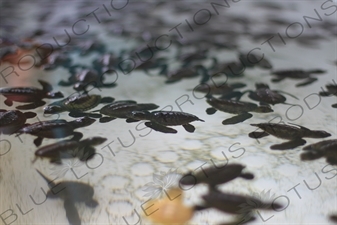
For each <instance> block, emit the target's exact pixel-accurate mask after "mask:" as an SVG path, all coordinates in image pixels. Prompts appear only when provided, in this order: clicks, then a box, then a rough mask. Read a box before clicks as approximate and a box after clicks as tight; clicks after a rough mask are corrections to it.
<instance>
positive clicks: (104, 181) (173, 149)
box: [0, 1, 337, 225]
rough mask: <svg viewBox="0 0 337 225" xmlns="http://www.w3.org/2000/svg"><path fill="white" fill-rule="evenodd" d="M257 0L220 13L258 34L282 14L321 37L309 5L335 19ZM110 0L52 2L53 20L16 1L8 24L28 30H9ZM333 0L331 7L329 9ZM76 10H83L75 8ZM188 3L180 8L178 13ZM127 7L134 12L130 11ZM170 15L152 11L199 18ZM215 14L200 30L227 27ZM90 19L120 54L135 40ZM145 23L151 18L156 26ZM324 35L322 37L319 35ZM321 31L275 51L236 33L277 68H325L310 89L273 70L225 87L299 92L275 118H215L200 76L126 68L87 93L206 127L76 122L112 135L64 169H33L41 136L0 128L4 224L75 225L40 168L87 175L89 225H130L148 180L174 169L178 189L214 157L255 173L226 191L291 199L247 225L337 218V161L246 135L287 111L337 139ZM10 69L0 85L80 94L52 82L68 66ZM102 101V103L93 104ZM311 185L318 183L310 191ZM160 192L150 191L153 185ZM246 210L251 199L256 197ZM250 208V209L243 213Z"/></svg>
mask: <svg viewBox="0 0 337 225" xmlns="http://www.w3.org/2000/svg"><path fill="white" fill-rule="evenodd" d="M256 2H260V1H254V2H248V1H240V2H237V3H231V8H228V9H225V10H224V11H221V12H225V13H228V14H230V15H237V16H242V15H245V16H246V17H248V18H252V19H254V20H253V22H255V23H256V26H255V25H254V26H251V29H252V30H254V29H256V30H261V29H265V24H264V21H265V20H266V18H270V16H271V15H272V16H275V17H282V18H287V20H289V21H290V22H289V23H294V22H296V21H300V22H301V23H302V24H303V25H304V26H305V29H304V34H310V33H311V32H323V31H322V30H311V29H310V28H308V27H307V25H306V24H305V22H304V20H303V15H308V16H309V15H310V16H312V17H313V16H314V15H315V14H314V12H315V11H314V10H317V12H318V13H319V14H320V15H322V17H323V19H324V21H325V20H331V21H334V22H336V21H337V17H336V15H337V13H334V14H332V15H331V16H326V15H324V13H327V14H330V13H332V12H333V8H330V9H329V10H323V9H322V8H321V6H322V4H323V3H324V1H292V2H291V3H288V2H286V3H281V2H279V1H277V3H278V4H280V5H283V7H284V8H285V9H286V10H283V11H280V12H279V11H278V10H272V9H269V10H267V9H265V8H258V7H254V3H256ZM103 3H105V2H102V3H101V2H100V3H98V2H97V3H96V2H95V3H94V2H91V3H90V4H89V3H88V4H85V3H83V2H80V1H72V2H69V3H68V2H67V5H66V6H64V5H63V4H66V3H63V2H58V3H53V4H51V5H54V6H53V8H52V7H47V5H45V8H46V9H49V10H51V15H53V16H51V18H48V20H46V21H45V22H37V19H36V18H35V17H32V16H33V15H38V14H39V8H38V7H37V6H38V5H40V4H41V5H43V3H40V2H27V1H26V2H22V3H20V4H18V5H17V6H15V7H13V6H12V7H10V6H8V7H9V8H8V9H9V10H8V11H9V12H10V11H11V10H12V12H13V14H15V16H14V17H15V19H16V20H13V21H14V23H19V22H20V21H22V22H23V24H22V25H21V26H18V28H16V29H14V31H13V33H20V32H23V31H27V32H28V31H29V29H30V28H32V27H36V26H42V27H44V26H47V25H48V22H51V21H54V23H51V25H50V26H54V24H57V23H59V22H60V21H61V19H62V18H68V20H70V21H76V19H78V18H81V15H84V14H88V13H90V12H91V11H93V10H94V9H95V8H97V7H100V9H102V4H103ZM108 3H109V2H108ZM108 3H106V4H108ZM148 3H149V2H148ZM144 4H145V2H144ZM172 4H173V3H172ZM175 4H179V1H177V2H175ZM189 4H192V3H190V2H189V1H186V2H185V3H184V7H185V8H186V7H187V8H188V7H189V6H190V5H189ZM332 4H333V3H330V5H332ZM334 4H335V3H334ZM81 5H84V6H83V7H80V6H81ZM141 5H142V4H139V7H140V8H139V11H140V12H141V11H142V7H141ZM149 5H151V4H149ZM205 5H206V6H205ZM128 7H130V8H131V7H132V4H131V3H130V5H127V6H126V7H125V9H128ZM184 7H181V9H183V8H184ZM199 7H200V8H199ZM203 7H207V8H208V9H210V10H211V9H212V8H211V7H210V5H209V3H202V2H200V5H198V4H196V5H193V7H192V6H191V8H192V9H193V10H194V11H193V13H195V12H196V11H198V8H199V9H203ZM23 8H24V9H25V10H23ZM145 8H146V7H145V6H144V9H145ZM130 11H131V12H132V10H130ZM46 12H48V11H46ZM212 12H213V11H212ZM171 13H172V12H171V11H170V9H167V8H165V7H160V6H158V7H156V8H154V10H153V11H152V12H151V15H152V16H153V17H156V18H158V17H162V18H164V20H168V21H169V24H170V25H173V26H174V25H176V24H178V23H180V22H184V20H185V18H193V15H194V14H193V13H192V12H190V11H186V12H185V14H182V15H179V16H176V17H174V16H172V14H171ZM129 15H130V16H124V17H123V19H124V20H123V22H121V23H126V24H128V23H129V24H131V25H130V27H132V26H135V25H134V24H135V21H134V20H135V18H134V17H133V16H132V15H133V14H129ZM221 15H222V14H221V13H220V16H221ZM184 16H186V17H184ZM113 17H114V16H112V18H113ZM213 18H215V14H214V17H212V19H211V20H210V21H209V23H208V24H205V25H204V26H208V25H209V26H215V27H216V25H215V23H220V21H221V19H214V21H215V22H214V23H212V20H213ZM91 19H92V18H91ZM149 21H151V20H149ZM223 22H224V21H223ZM314 22H315V23H316V24H319V23H320V22H319V21H318V22H317V21H314ZM153 23H155V22H153ZM65 24H67V23H65ZM90 25H92V30H90V31H91V32H93V31H95V32H93V33H94V35H95V36H98V37H99V38H100V40H102V41H103V42H105V43H107V44H108V46H109V49H111V50H112V51H114V52H116V53H117V52H119V50H120V49H123V48H128V47H130V48H131V47H133V46H137V44H138V43H139V42H137V41H136V40H135V38H133V37H129V38H128V39H127V40H128V41H125V40H126V39H123V38H121V37H118V36H115V35H111V33H110V32H109V31H108V30H107V25H105V26H103V25H101V24H98V23H96V25H95V24H94V23H93V22H92V21H91V24H90ZM150 25H151V23H150V22H149V26H150ZM143 26H145V25H144V24H142V26H141V27H143ZM173 26H171V27H170V28H172V27H173ZM60 27H61V26H59V27H55V29H61V28H60ZM65 27H67V28H68V27H70V26H69V24H68V25H65ZM170 28H169V29H170ZM90 29H91V28H90ZM140 29H141V28H140ZM200 29H202V27H201V28H200ZM285 29H286V26H284V29H282V28H279V27H278V28H277V30H276V31H275V33H277V32H280V33H281V34H282V35H284V32H285ZM158 30H160V31H162V32H163V33H166V32H167V29H166V30H165V26H162V27H161V28H159V29H158ZM160 31H159V33H160ZM55 32H56V31H55ZM282 32H283V33H282ZM320 34H323V36H324V35H325V34H324V33H320ZM192 36H193V35H192ZM325 37H326V39H323V40H319V41H318V42H317V44H316V45H313V46H303V45H300V44H299V43H298V42H296V39H295V40H289V39H286V44H285V45H284V44H279V45H275V52H274V51H273V50H272V49H271V48H270V47H268V46H267V45H261V43H262V42H263V41H261V42H253V41H251V40H250V39H249V38H245V37H243V36H241V37H240V38H238V40H237V42H238V45H239V46H240V48H239V50H240V51H243V52H245V51H249V50H252V49H253V48H257V47H260V48H261V49H262V50H261V51H262V52H263V53H264V54H265V56H266V57H267V58H268V59H269V60H270V61H271V63H272V64H273V66H274V68H273V69H275V70H276V69H288V68H303V69H314V68H322V69H324V70H326V71H327V72H326V73H325V74H323V75H318V76H317V77H318V80H317V81H316V82H314V83H313V84H310V85H308V86H305V87H295V85H296V84H297V83H299V82H301V81H300V80H287V79H286V80H284V81H281V82H279V83H271V76H270V73H269V70H263V69H258V68H254V69H249V68H248V69H247V70H246V72H245V76H244V77H242V78H239V79H232V80H229V81H228V82H237V81H240V82H244V83H246V84H247V87H245V88H244V89H252V88H254V84H255V83H256V82H265V83H268V84H269V85H270V87H271V89H276V90H283V91H285V92H289V93H291V94H293V95H295V96H296V97H297V98H298V100H296V99H294V98H292V97H288V96H287V102H288V103H291V104H295V105H297V106H293V107H291V106H290V105H282V104H280V105H275V106H273V110H274V112H273V113H268V114H258V113H253V117H252V118H251V119H249V120H247V121H245V122H243V123H239V124H236V125H228V126H224V125H222V124H221V121H222V120H224V119H227V118H230V117H231V115H230V114H227V113H223V112H219V111H218V112H216V113H215V114H214V115H207V114H206V112H205V110H206V108H208V107H209V105H208V104H207V103H206V101H205V98H204V97H203V94H200V93H194V92H193V91H190V89H193V88H194V87H195V86H196V85H197V84H198V82H199V79H200V78H193V79H186V80H182V81H180V82H177V83H175V84H165V83H164V81H165V78H163V77H160V76H149V75H147V74H145V73H144V72H142V71H132V73H131V74H128V75H123V73H122V72H121V71H119V73H118V75H119V76H118V79H117V81H116V83H117V86H116V87H115V88H110V89H105V88H100V89H97V88H96V89H93V90H92V91H90V93H92V94H100V95H102V96H112V97H114V98H115V99H116V100H126V99H132V100H136V101H137V102H139V103H155V104H157V105H159V106H160V109H163V108H165V109H166V110H169V109H172V110H174V111H184V112H188V113H192V114H194V115H197V116H198V117H199V118H201V119H203V120H205V122H200V121H196V122H193V123H192V124H193V125H194V126H195V127H196V130H195V132H194V133H188V132H186V131H185V130H184V129H183V128H182V127H175V129H176V130H177V131H178V133H177V134H164V133H160V132H155V131H150V129H149V128H146V129H145V128H144V125H143V124H141V123H126V122H125V121H124V120H121V119H116V120H113V121H111V122H109V123H105V124H101V123H99V122H98V121H97V122H95V123H94V124H93V125H91V126H89V127H85V128H80V129H78V131H80V132H83V134H84V138H87V137H92V136H102V137H106V138H107V139H108V140H107V141H106V142H105V143H103V144H101V145H99V146H97V147H96V149H97V155H96V156H95V157H94V159H93V160H91V161H88V162H87V163H83V162H79V161H77V160H70V159H69V160H65V161H64V165H62V166H55V165H51V164H50V163H49V162H48V161H47V160H37V162H36V163H35V164H34V165H32V163H31V161H32V160H33V158H34V151H35V150H36V147H35V146H34V144H33V139H34V138H35V137H33V136H30V135H21V136H20V138H21V140H20V139H19V138H17V137H15V136H14V135H11V136H4V135H2V136H1V142H0V146H1V152H0V153H1V156H0V161H1V163H0V171H1V173H0V183H1V195H0V196H1V197H0V198H1V203H0V206H1V207H0V209H1V210H0V216H1V218H2V223H4V224H68V221H67V218H66V216H65V210H64V208H63V202H62V200H60V199H48V200H46V201H45V202H43V201H44V199H45V195H44V193H43V191H41V188H42V189H43V190H47V189H48V186H47V184H46V182H45V181H44V180H43V179H42V178H41V177H40V176H39V175H38V174H37V173H36V171H35V169H38V170H39V171H42V172H43V173H44V174H45V175H46V176H48V177H50V178H52V179H55V178H57V181H62V180H73V181H80V182H85V183H88V184H90V185H92V186H93V187H94V190H95V194H94V199H96V200H97V201H98V202H99V205H98V206H97V207H96V208H89V207H87V206H85V205H84V204H78V205H76V206H77V208H78V211H79V214H80V217H81V220H82V224H127V222H128V223H129V224H135V223H136V222H137V221H138V217H137V213H138V214H142V213H143V210H142V204H143V203H144V202H145V201H147V200H148V199H149V195H148V196H146V197H144V195H146V194H149V193H148V192H146V191H144V188H145V185H146V184H148V183H149V182H154V181H155V180H154V177H153V175H160V173H161V172H163V173H164V174H169V173H172V174H175V173H177V174H178V175H179V176H174V175H168V176H171V177H173V178H172V179H173V181H172V184H173V185H177V181H178V178H179V177H180V176H181V175H182V174H184V173H186V172H188V171H193V170H197V169H198V168H199V170H200V166H202V165H203V166H204V167H207V166H213V163H215V164H216V165H223V164H225V163H227V162H229V163H233V162H239V163H242V164H244V165H246V166H247V168H246V171H249V172H252V173H253V174H254V175H255V178H254V179H253V180H244V179H240V178H238V179H236V180H233V181H231V182H230V183H228V184H225V185H223V186H221V187H220V188H221V190H224V191H227V192H232V193H238V194H247V195H254V196H256V197H258V198H261V199H267V200H271V201H273V200H275V199H278V201H280V202H282V203H283V204H284V205H288V206H287V207H286V208H285V209H283V210H282V211H280V212H276V211H272V212H264V211H263V212H262V211H261V212H260V214H257V213H256V214H255V215H256V216H257V219H256V221H254V222H251V223H250V224H290V223H293V224H331V221H329V220H328V215H330V214H332V213H337V199H336V186H337V180H336V166H331V165H328V164H327V163H326V162H325V159H318V160H315V161H306V162H303V161H301V160H300V153H301V149H302V146H301V147H297V148H295V149H293V150H289V151H272V150H270V146H271V145H272V144H275V143H281V142H282V140H280V139H277V138H276V137H273V136H268V137H265V138H263V139H260V140H259V141H257V140H254V139H251V138H249V137H248V133H249V132H252V131H254V130H255V128H254V127H252V126H250V124H251V123H262V122H267V121H271V120H273V122H279V121H280V118H282V120H283V121H284V122H291V123H295V124H300V125H302V126H305V127H308V128H310V129H313V130H316V129H318V130H320V129H323V130H325V131H327V132H329V133H331V137H329V138H327V139H335V138H336V134H337V126H336V119H337V114H336V112H337V111H336V109H333V108H332V107H331V105H332V104H334V103H336V97H335V96H332V97H324V98H323V97H322V98H319V96H318V95H315V93H318V92H320V91H321V88H322V87H323V88H324V86H325V85H326V84H327V83H332V82H333V81H337V67H336V65H334V64H333V63H332V61H335V60H336V59H337V51H336V50H337V41H336V38H335V37H334V36H331V35H327V34H326V35H325ZM49 40H50V39H49ZM49 40H48V41H49ZM315 43H316V42H315ZM186 49H188V48H186ZM190 49H193V47H190ZM177 51H178V49H177V48H176V47H172V48H170V49H168V50H167V51H165V52H163V53H162V54H163V55H164V56H167V57H169V58H172V56H173V55H174V54H175V53H176V52H177ZM237 52H238V51H237V50H221V49H211V52H210V53H209V55H212V56H217V57H218V58H219V59H220V60H219V61H221V62H222V61H227V60H228V61H230V60H235V59H236V57H237ZM72 56H73V59H74V61H75V62H80V63H81V64H90V63H91V61H92V60H93V59H94V58H96V57H97V56H98V54H97V53H93V54H90V55H88V56H85V57H83V56H81V57H80V56H79V55H78V54H77V53H73V54H72ZM203 62H204V63H205V65H210V64H211V60H210V59H207V60H204V61H203ZM7 66H8V64H2V65H1V69H2V70H3V68H6V67H7ZM170 66H171V67H172V68H175V67H178V66H179V62H176V61H175V60H173V59H172V63H171V65H170ZM15 69H16V71H19V73H18V74H19V76H14V75H11V76H8V77H7V82H8V83H6V82H4V80H3V79H2V80H1V81H0V82H1V86H2V87H3V86H6V87H7V86H8V87H9V86H36V87H39V84H38V82H37V80H38V79H43V80H46V81H48V82H50V83H51V84H52V85H53V87H54V90H55V91H62V92H63V93H64V95H65V96H68V95H71V94H73V93H75V91H74V90H73V89H72V88H71V87H61V86H58V85H57V83H58V82H59V81H60V80H61V79H67V77H68V74H69V72H68V71H67V70H65V69H63V68H58V69H56V70H54V71H42V70H39V69H36V68H31V69H29V70H27V71H22V70H19V69H20V68H18V67H17V66H16V67H15ZM157 72H158V70H152V71H151V74H154V75H155V74H156V73H157ZM108 79H110V80H113V79H114V77H109V78H108ZM214 80H218V81H222V82H225V81H226V79H225V78H224V77H219V78H215V79H214ZM0 100H1V103H0V104H1V108H2V109H9V107H7V106H6V105H4V104H3V100H4V98H3V96H0ZM243 100H246V101H248V98H247V97H246V96H244V97H243ZM46 102H47V104H49V103H51V102H53V100H51V99H47V100H46ZM17 105H19V104H17V103H14V106H17ZM100 107H101V105H100V106H98V107H97V108H96V109H99V108H100ZM34 111H35V112H37V113H38V118H39V119H40V120H47V119H56V118H57V116H56V115H55V116H51V117H48V118H47V117H46V116H45V115H43V107H39V108H37V109H35V110H34ZM60 116H61V118H62V119H66V120H72V119H73V118H71V117H69V116H67V113H62V114H60ZM27 122H28V123H33V122H37V118H33V119H30V120H28V121H27ZM138 124H140V125H138ZM142 128H144V129H142ZM132 135H133V136H134V138H133V136H132ZM305 140H306V141H307V144H311V143H315V142H318V141H320V140H321V139H312V138H307V139H305ZM55 141H56V140H55V139H45V140H44V141H43V144H42V145H47V144H50V143H54V142H55ZM108 144H109V145H108ZM107 145H108V146H107ZM172 171H173V172H172ZM317 177H319V179H318V178H317ZM174 178H176V179H174ZM162 179H164V178H162ZM162 181H163V180H162ZM158 185H159V186H155V185H154V186H153V187H154V188H155V187H160V185H161V186H163V185H168V184H167V183H160V182H159V183H158ZM310 188H311V189H314V190H310ZM154 190H155V189H151V191H154ZM206 190H207V189H206V186H204V185H198V186H196V187H193V188H191V189H190V190H186V191H184V196H185V201H186V204H189V205H193V204H196V203H200V202H201V198H200V196H201V195H202V194H203V193H205V192H206ZM268 191H270V192H268ZM150 196H151V195H150ZM32 198H33V199H34V200H35V201H36V202H43V203H42V204H40V205H37V204H34V202H33V201H32ZM247 205H248V206H249V203H247ZM148 212H150V210H148ZM244 213H245V212H244V211H243V213H242V214H244ZM258 215H260V216H258ZM232 219H233V217H232V216H231V215H229V214H223V213H220V212H219V211H216V210H213V209H212V210H204V211H201V212H197V213H195V215H194V217H193V218H192V220H191V221H190V224H200V225H201V224H220V223H223V222H226V221H231V220H232ZM141 221H142V223H143V224H150V222H149V221H148V220H147V218H146V216H145V217H142V219H141Z"/></svg>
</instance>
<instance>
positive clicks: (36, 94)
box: [0, 80, 63, 109]
mask: <svg viewBox="0 0 337 225" xmlns="http://www.w3.org/2000/svg"><path fill="white" fill-rule="evenodd" d="M38 81H39V83H40V84H41V85H42V90H41V89H38V88H36V87H10V88H0V94H1V95H3V96H4V97H6V98H7V99H6V100H5V102H4V103H5V104H6V105H7V106H12V105H13V102H27V103H31V104H26V105H21V106H17V107H16V108H17V109H35V108H37V107H40V106H43V105H44V104H45V103H46V102H44V101H42V99H44V98H63V94H62V93H61V92H52V90H53V87H52V86H51V85H50V84H49V83H47V82H45V81H42V80H38Z"/></svg>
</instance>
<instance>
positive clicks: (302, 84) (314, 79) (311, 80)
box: [296, 77, 317, 87]
mask: <svg viewBox="0 0 337 225" xmlns="http://www.w3.org/2000/svg"><path fill="white" fill-rule="evenodd" d="M316 80H317V78H315V77H311V78H309V79H308V80H307V81H305V82H303V83H299V84H296V87H302V86H306V85H309V84H311V83H313V82H315V81H316Z"/></svg>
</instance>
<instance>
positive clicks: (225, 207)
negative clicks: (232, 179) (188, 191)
mask: <svg viewBox="0 0 337 225" xmlns="http://www.w3.org/2000/svg"><path fill="white" fill-rule="evenodd" d="M202 199H203V200H204V201H205V204H206V207H207V208H215V209H218V210H220V211H222V212H225V213H230V214H241V213H242V205H243V204H247V206H248V205H249V209H248V210H254V209H264V210H272V209H273V210H276V209H281V208H282V205H280V204H277V203H275V202H262V201H261V200H259V199H257V198H254V197H250V196H243V195H237V194H229V193H223V192H220V191H218V190H212V191H210V192H209V193H207V194H206V195H203V196H202ZM250 202H253V203H254V205H251V204H249V203H250ZM247 213H248V212H247Z"/></svg>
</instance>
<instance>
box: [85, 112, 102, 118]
mask: <svg viewBox="0 0 337 225" xmlns="http://www.w3.org/2000/svg"><path fill="white" fill-rule="evenodd" d="M85 115H86V116H88V117H92V118H96V119H98V118H101V117H102V115H101V114H98V113H86V114H85Z"/></svg>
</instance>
